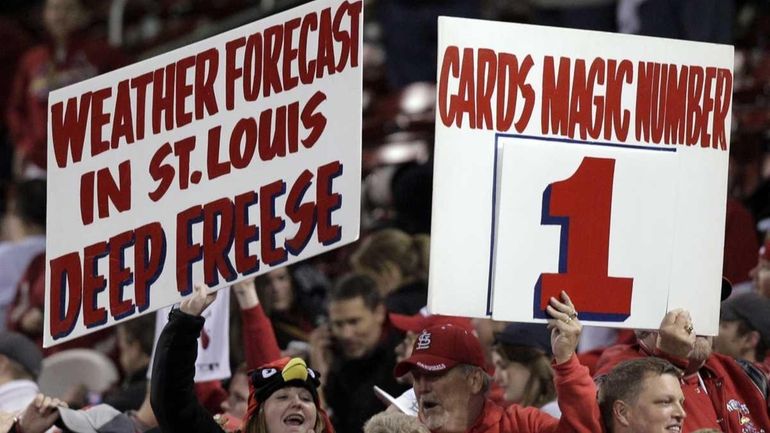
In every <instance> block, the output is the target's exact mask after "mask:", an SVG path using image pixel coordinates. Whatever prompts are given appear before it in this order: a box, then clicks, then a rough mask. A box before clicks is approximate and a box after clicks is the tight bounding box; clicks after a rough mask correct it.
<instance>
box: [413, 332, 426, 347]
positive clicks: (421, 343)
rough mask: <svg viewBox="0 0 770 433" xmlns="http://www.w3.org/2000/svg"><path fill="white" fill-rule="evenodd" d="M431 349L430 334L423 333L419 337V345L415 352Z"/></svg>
mask: <svg viewBox="0 0 770 433" xmlns="http://www.w3.org/2000/svg"><path fill="white" fill-rule="evenodd" d="M429 347H430V332H428V331H422V332H421V333H420V335H418V336H417V345H416V346H415V348H414V350H425V349H427V348H429Z"/></svg>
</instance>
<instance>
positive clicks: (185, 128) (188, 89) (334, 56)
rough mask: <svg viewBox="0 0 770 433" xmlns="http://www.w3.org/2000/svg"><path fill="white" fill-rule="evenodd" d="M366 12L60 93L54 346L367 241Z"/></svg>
mask: <svg viewBox="0 0 770 433" xmlns="http://www.w3.org/2000/svg"><path fill="white" fill-rule="evenodd" d="M362 8H363V2H362V1H361V0H358V1H351V0H318V1H314V2H311V3H307V4H305V5H302V6H300V7H297V8H295V9H291V10H289V11H286V12H283V13H280V14H277V15H275V16H272V17H269V18H266V19H264V20H260V21H257V22H254V23H251V24H248V25H245V26H243V27H240V28H237V29H235V30H232V31H229V32H226V33H223V34H221V35H218V36H214V37H212V38H209V39H206V40H204V41H201V42H198V43H195V44H192V45H189V46H186V47H183V48H180V49H178V50H175V51H172V52H170V53H167V54H163V55H161V56H158V57H155V58H153V59H149V60H146V61H143V62H139V63H136V64H133V65H130V66H128V67H125V68H123V69H120V70H117V71H114V72H111V73H109V74H105V75H102V76H99V77H96V78H93V79H90V80H87V81H84V82H81V83H78V84H75V85H72V86H69V87H66V88H63V89H59V90H57V91H54V92H52V93H51V95H50V98H49V126H48V138H49V140H48V142H49V152H48V155H49V165H48V167H49V172H48V179H49V183H48V239H47V245H46V247H47V255H48V257H47V261H48V265H47V268H48V269H47V271H48V272H47V277H46V278H47V281H46V284H47V286H46V287H47V292H46V308H45V330H44V334H45V335H44V337H45V338H44V340H45V341H44V344H45V345H46V346H50V345H52V344H56V343H59V342H63V341H67V340H69V339H72V338H75V337H77V336H79V335H83V334H86V333H89V332H93V331H95V330H98V329H100V328H103V327H106V326H110V325H113V324H115V323H117V322H119V321H122V320H127V319H129V318H131V317H134V316H136V315H138V314H146V313H149V312H151V311H155V310H157V309H159V308H161V307H164V306H166V305H170V304H173V303H175V302H178V301H179V300H180V299H181V298H182V297H184V296H187V295H188V294H189V293H191V289H192V284H193V283H194V282H196V281H202V282H205V283H206V284H207V285H209V286H210V287H212V288H213V289H218V288H221V287H223V286H225V285H229V284H232V283H234V282H237V281H239V280H241V279H244V278H247V277H253V276H255V275H257V274H260V273H264V272H267V271H269V270H271V269H274V268H275V267H278V266H285V265H287V264H290V263H293V262H296V261H299V260H302V259H304V258H307V257H310V256H313V255H316V254H320V253H322V252H325V251H328V250H330V249H332V248H336V247H339V246H341V245H343V244H346V243H349V242H352V241H354V240H355V239H357V237H358V231H359V229H358V221H359V202H360V200H359V196H360V171H361V168H360V167H361V138H360V135H359V134H351V133H350V131H359V130H360V126H361V83H362V80H361V77H362V75H361V68H362V65H361V58H362V57H361V56H362V48H361V43H362V28H361V25H362V19H363V11H362Z"/></svg>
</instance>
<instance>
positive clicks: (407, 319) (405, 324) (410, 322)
mask: <svg viewBox="0 0 770 433" xmlns="http://www.w3.org/2000/svg"><path fill="white" fill-rule="evenodd" d="M388 318H390V323H391V324H393V327H394V328H396V329H398V330H400V331H404V332H406V331H412V332H420V331H422V330H423V328H424V327H425V317H424V316H421V315H419V314H416V315H414V316H407V315H405V314H396V313H390V314H388Z"/></svg>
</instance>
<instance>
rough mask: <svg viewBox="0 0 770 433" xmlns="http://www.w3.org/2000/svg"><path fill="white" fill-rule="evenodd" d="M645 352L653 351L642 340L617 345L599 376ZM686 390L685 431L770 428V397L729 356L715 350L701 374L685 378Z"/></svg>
mask: <svg viewBox="0 0 770 433" xmlns="http://www.w3.org/2000/svg"><path fill="white" fill-rule="evenodd" d="M655 355H656V356H661V357H665V358H666V359H668V360H669V361H671V362H672V363H674V364H676V365H677V366H678V367H684V366H685V364H686V360H681V359H675V358H671V357H669V356H665V354H663V353H656V354H655ZM643 356H650V354H649V353H648V352H646V351H645V350H644V349H643V348H642V347H641V346H640V345H639V344H634V345H620V346H613V347H611V348H609V349H607V351H606V352H605V353H604V355H603V356H602V358H601V359H599V362H598V364H597V371H598V373H597V376H598V375H602V374H606V373H607V372H609V371H610V370H611V369H612V367H614V366H615V365H617V364H618V363H619V362H621V361H624V360H627V359H635V358H641V357H643ZM699 376H700V377H699ZM704 388H705V389H704ZM682 393H683V394H684V410H685V412H686V413H687V417H686V418H685V420H684V429H683V430H684V433H688V432H692V431H695V430H698V429H702V428H714V429H719V430H721V431H723V432H725V433H755V432H756V433H761V432H762V431H764V432H770V415H768V403H767V400H766V399H765V397H764V396H763V395H762V393H761V392H760V391H759V388H757V386H756V385H755V384H754V382H752V381H751V378H750V377H749V376H748V375H747V374H746V372H745V371H744V370H743V368H742V367H741V366H740V365H738V363H737V362H735V360H734V359H732V358H730V357H728V356H724V355H721V354H719V353H712V354H711V356H709V358H708V360H706V364H705V365H704V366H703V367H701V369H700V370H698V372H697V374H692V375H690V376H688V377H685V378H684V379H683V380H682ZM761 429H763V430H761Z"/></svg>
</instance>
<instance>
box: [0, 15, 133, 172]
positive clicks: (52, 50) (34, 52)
mask: <svg viewBox="0 0 770 433" xmlns="http://www.w3.org/2000/svg"><path fill="white" fill-rule="evenodd" d="M85 15H86V14H85V10H84V6H83V4H82V3H81V0H46V2H45V6H44V8H43V23H44V24H45V28H46V31H47V34H48V36H49V38H48V41H47V42H46V43H44V44H42V45H38V46H36V47H33V48H31V49H30V50H29V51H27V52H26V53H25V54H24V55H23V56H22V58H21V60H20V62H19V65H18V68H17V71H16V76H15V79H14V82H13V87H12V88H11V89H12V90H11V95H10V98H9V101H8V113H7V121H8V129H9V131H10V136H11V141H12V142H13V143H14V146H15V148H16V153H15V159H16V161H15V163H14V165H15V167H14V171H15V172H16V174H17V175H20V176H22V177H42V175H43V174H44V173H45V170H46V155H47V145H46V143H47V131H48V127H47V125H48V93H49V92H51V91H52V90H55V89H58V88H61V87H65V86H68V85H70V84H73V83H77V82H79V81H82V80H85V79H87V78H91V77H94V76H96V75H99V74H101V73H104V72H107V71H110V70H112V69H115V68H117V67H119V66H123V65H124V64H126V61H125V57H124V56H123V55H122V54H121V53H120V52H119V51H117V50H114V49H112V48H111V47H110V46H109V45H107V44H106V43H105V42H103V41H95V40H89V39H86V38H84V37H83V35H82V34H81V30H82V29H83V27H84V24H85V18H84V17H85Z"/></svg>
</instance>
